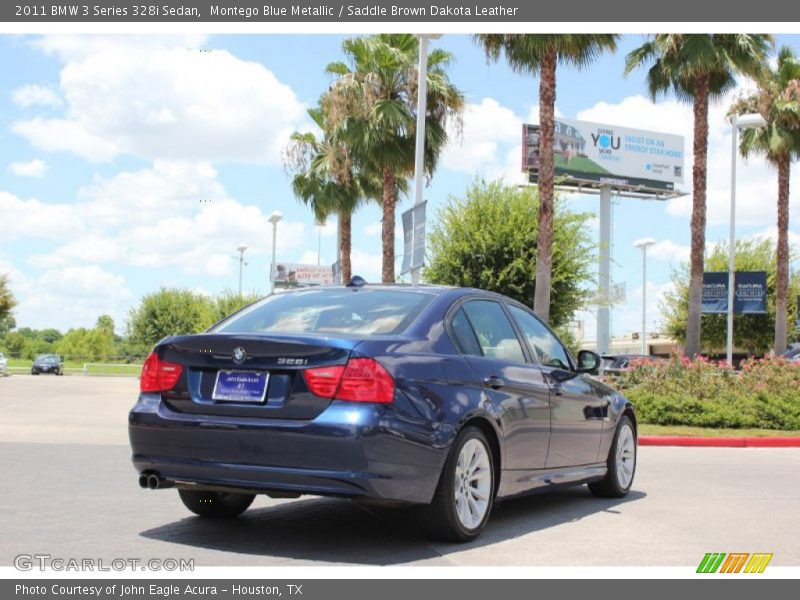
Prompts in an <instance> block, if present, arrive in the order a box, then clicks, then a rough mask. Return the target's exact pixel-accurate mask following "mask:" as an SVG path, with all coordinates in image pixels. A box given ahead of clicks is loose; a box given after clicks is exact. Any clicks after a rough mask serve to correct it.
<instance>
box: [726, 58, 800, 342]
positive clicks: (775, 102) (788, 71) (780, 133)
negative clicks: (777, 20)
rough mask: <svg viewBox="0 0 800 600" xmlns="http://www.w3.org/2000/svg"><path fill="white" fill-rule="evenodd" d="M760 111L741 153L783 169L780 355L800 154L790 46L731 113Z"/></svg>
mask: <svg viewBox="0 0 800 600" xmlns="http://www.w3.org/2000/svg"><path fill="white" fill-rule="evenodd" d="M754 112H758V113H761V116H762V117H764V120H765V121H766V122H767V124H766V127H764V128H761V129H745V130H744V131H743V132H742V138H741V142H740V146H739V149H740V150H741V153H742V156H744V157H747V156H750V155H753V154H760V155H763V156H765V157H766V159H767V161H768V162H769V163H770V164H771V165H772V166H774V167H775V168H776V169H777V170H778V250H777V254H778V261H777V262H778V265H777V279H778V280H777V282H776V286H775V288H776V289H775V353H776V354H782V353H783V351H784V350H786V335H787V320H788V314H787V313H788V311H787V306H788V291H789V173H790V169H791V164H792V159H795V158H798V157H800V58H798V57H797V56H795V54H794V53H793V52H792V50H791V48H788V47H783V48H781V50H780V52H779V53H778V62H777V65H776V67H775V68H774V69H769V70H767V71H765V73H764V74H763V76H762V77H761V79H760V80H759V82H758V91H756V92H753V93H751V94H748V95H746V96H743V97H741V98H739V99H738V100H737V101H736V102H734V104H733V106H732V107H731V109H730V112H729V113H728V114H729V115H734V114H737V115H740V114H746V113H754Z"/></svg>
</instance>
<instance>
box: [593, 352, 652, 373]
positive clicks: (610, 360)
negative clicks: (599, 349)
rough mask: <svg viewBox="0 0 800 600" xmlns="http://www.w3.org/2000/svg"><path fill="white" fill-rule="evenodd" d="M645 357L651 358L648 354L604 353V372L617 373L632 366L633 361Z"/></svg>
mask: <svg viewBox="0 0 800 600" xmlns="http://www.w3.org/2000/svg"><path fill="white" fill-rule="evenodd" d="M643 358H650V359H652V358H653V357H652V356H647V355H646V354H614V355H606V354H604V355H603V373H604V374H605V375H617V374H619V373H622V372H623V371H627V370H628V369H630V368H631V362H632V361H635V360H641V359H643Z"/></svg>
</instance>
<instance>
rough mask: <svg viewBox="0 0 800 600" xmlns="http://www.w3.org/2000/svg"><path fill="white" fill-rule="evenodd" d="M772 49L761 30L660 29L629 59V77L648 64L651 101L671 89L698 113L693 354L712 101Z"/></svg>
mask: <svg viewBox="0 0 800 600" xmlns="http://www.w3.org/2000/svg"><path fill="white" fill-rule="evenodd" d="M771 48H772V36H769V35H763V34H744V33H734V34H727V33H726V34H666V33H661V34H657V35H654V36H650V37H649V38H648V39H647V41H645V43H644V44H642V45H641V46H640V47H639V48H636V49H635V50H633V51H632V52H630V53H629V54H628V56H627V57H626V59H625V74H626V75H627V74H630V73H631V72H632V71H634V70H635V69H637V68H639V67H642V66H649V70H648V71H647V90H648V92H649V93H650V97H651V99H652V100H653V101H655V100H656V98H658V97H659V96H660V95H666V94H667V93H669V92H670V91H672V92H673V93H674V94H675V96H676V97H677V98H678V100H680V101H683V102H687V103H691V104H692V107H693V111H694V166H693V167H692V188H693V189H692V223H691V231H692V248H691V259H690V263H691V268H690V275H689V314H688V318H687V321H686V344H685V345H684V349H683V352H684V354H685V355H686V356H689V357H693V356H695V355H696V354H697V353H699V352H700V317H701V313H700V310H701V300H702V293H703V254H704V251H705V243H706V171H707V166H708V165H707V163H708V105H709V101H710V100H714V99H718V98H720V97H722V96H723V94H725V92H727V91H729V90H731V89H732V88H733V87H734V86H735V85H736V79H735V75H736V74H739V73H740V74H743V75H747V76H752V77H756V76H758V75H759V74H760V73H761V72H762V71H763V69H764V64H765V61H766V58H767V55H768V53H769V51H770V49H771Z"/></svg>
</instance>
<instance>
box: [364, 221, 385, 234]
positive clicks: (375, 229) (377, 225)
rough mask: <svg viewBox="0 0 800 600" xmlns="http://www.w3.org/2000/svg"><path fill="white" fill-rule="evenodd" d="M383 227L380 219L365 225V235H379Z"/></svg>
mask: <svg viewBox="0 0 800 600" xmlns="http://www.w3.org/2000/svg"><path fill="white" fill-rule="evenodd" d="M382 228H383V224H382V223H381V222H380V221H375V222H374V223H370V224H369V225H366V226H365V227H364V235H366V236H369V237H375V236H379V235H380V234H381V229H382Z"/></svg>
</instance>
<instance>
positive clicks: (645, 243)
mask: <svg viewBox="0 0 800 600" xmlns="http://www.w3.org/2000/svg"><path fill="white" fill-rule="evenodd" d="M655 243H656V241H655V240H654V239H653V238H644V239H643V240H636V241H635V242H634V243H633V245H634V246H636V247H637V248H641V250H642V354H643V355H645V356H646V355H648V354H650V353H649V352H648V351H647V248H648V247H649V246H652V245H653V244H655Z"/></svg>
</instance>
